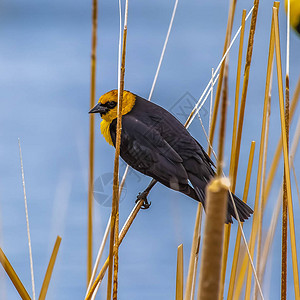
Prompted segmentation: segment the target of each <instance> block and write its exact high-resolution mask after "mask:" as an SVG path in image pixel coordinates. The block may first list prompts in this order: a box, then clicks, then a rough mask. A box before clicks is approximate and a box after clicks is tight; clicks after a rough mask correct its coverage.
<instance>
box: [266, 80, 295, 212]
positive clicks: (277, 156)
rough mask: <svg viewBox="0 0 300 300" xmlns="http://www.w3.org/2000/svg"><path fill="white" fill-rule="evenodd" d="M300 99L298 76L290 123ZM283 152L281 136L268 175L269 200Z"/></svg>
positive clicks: (267, 194) (267, 189)
mask: <svg viewBox="0 0 300 300" xmlns="http://www.w3.org/2000/svg"><path fill="white" fill-rule="evenodd" d="M299 99H300V76H299V78H298V81H297V85H296V88H295V91H294V94H293V98H292V101H291V105H290V118H289V123H290V124H291V122H292V120H293V117H294V115H295V111H296V107H297V104H298V101H299ZM281 152H282V139H281V136H280V139H279V141H278V144H277V147H276V151H275V154H274V157H273V160H272V163H271V168H270V171H269V174H268V177H267V183H266V190H265V192H264V193H265V196H264V199H265V200H267V199H268V197H269V194H270V190H271V187H272V183H273V181H274V177H275V173H276V170H277V168H278V164H279V160H280V156H281ZM265 205H266V203H264V207H265Z"/></svg>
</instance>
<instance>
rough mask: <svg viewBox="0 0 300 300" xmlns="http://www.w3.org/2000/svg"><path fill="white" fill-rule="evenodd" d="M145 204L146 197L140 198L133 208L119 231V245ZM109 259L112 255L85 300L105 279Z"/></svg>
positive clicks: (89, 297)
mask: <svg viewBox="0 0 300 300" xmlns="http://www.w3.org/2000/svg"><path fill="white" fill-rule="evenodd" d="M143 204H144V199H142V200H140V201H139V202H138V203H137V204H136V205H135V207H134V208H133V209H132V211H131V213H130V215H129V217H128V218H127V220H126V222H125V224H124V226H123V228H122V230H121V232H120V233H119V246H120V245H121V243H122V241H123V239H124V237H125V235H126V234H127V232H128V230H129V228H130V226H131V225H132V223H133V221H134V219H135V217H136V216H137V214H138V212H139V211H140V209H141V207H142V205H143ZM109 259H110V257H109V256H108V257H107V259H106V261H105V263H104V265H103V266H102V268H101V270H100V272H99V274H98V276H97V278H96V279H95V281H94V283H93V285H92V286H91V288H90V289H89V290H88V292H87V295H86V297H85V300H90V299H91V297H92V295H93V294H94V291H95V290H96V288H97V286H98V284H100V283H101V281H102V279H103V277H104V275H105V272H106V270H107V268H108V265H109Z"/></svg>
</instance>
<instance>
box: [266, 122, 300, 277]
mask: <svg viewBox="0 0 300 300" xmlns="http://www.w3.org/2000/svg"><path fill="white" fill-rule="evenodd" d="M299 140H300V119H299V120H298V123H297V126H296V131H295V135H294V137H293V142H292V146H291V152H290V162H289V163H290V166H292V165H293V163H294V156H295V153H296V151H297V147H298V145H299ZM281 186H282V187H283V184H282V185H281ZM281 203H282V188H281V189H280V192H279V194H278V198H277V203H276V206H275V210H274V212H273V215H272V219H271V224H270V226H268V228H269V230H268V233H267V237H266V242H265V244H264V249H263V255H262V263H261V274H262V275H261V276H262V277H263V275H264V272H265V267H266V263H267V259H268V255H269V252H270V248H271V245H272V243H273V239H274V235H275V228H276V225H277V221H278V217H279V213H280V208H281Z"/></svg>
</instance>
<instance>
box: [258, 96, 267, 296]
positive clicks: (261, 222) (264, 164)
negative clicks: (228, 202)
mask: <svg viewBox="0 0 300 300" xmlns="http://www.w3.org/2000/svg"><path fill="white" fill-rule="evenodd" d="M270 102H271V93H270V96H269V101H268V104H267V105H268V108H267V119H266V130H265V137H264V150H263V167H262V179H261V194H260V201H259V210H258V229H257V231H258V238H257V254H256V270H257V275H258V279H259V281H260V282H261V280H262V277H261V276H260V275H261V272H260V260H261V247H262V246H261V244H262V224H263V202H264V199H263V197H264V188H265V179H266V164H267V152H268V138H269V125H270V105H271V103H270ZM257 296H258V288H257V282H255V285H254V297H255V299H257Z"/></svg>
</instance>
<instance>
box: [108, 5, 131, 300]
mask: <svg viewBox="0 0 300 300" xmlns="http://www.w3.org/2000/svg"><path fill="white" fill-rule="evenodd" d="M127 16H128V0H126V6H125V19H124V30H123V44H122V63H121V75H120V88H119V91H118V116H117V129H116V151H115V159H114V178H113V197H112V211H111V226H110V243H109V267H108V281H107V300H110V299H111V290H112V273H113V270H112V269H113V257H114V255H115V256H116V258H118V249H119V240H118V234H116V235H115V232H116V228H118V221H119V218H118V214H119V157H120V145H121V131H122V101H123V91H124V77H125V57H126V40H127ZM120 38H121V37H120ZM116 226H117V227H116ZM114 270H115V272H114V292H113V296H114V299H117V277H118V264H117V263H116V264H115V265H114Z"/></svg>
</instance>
